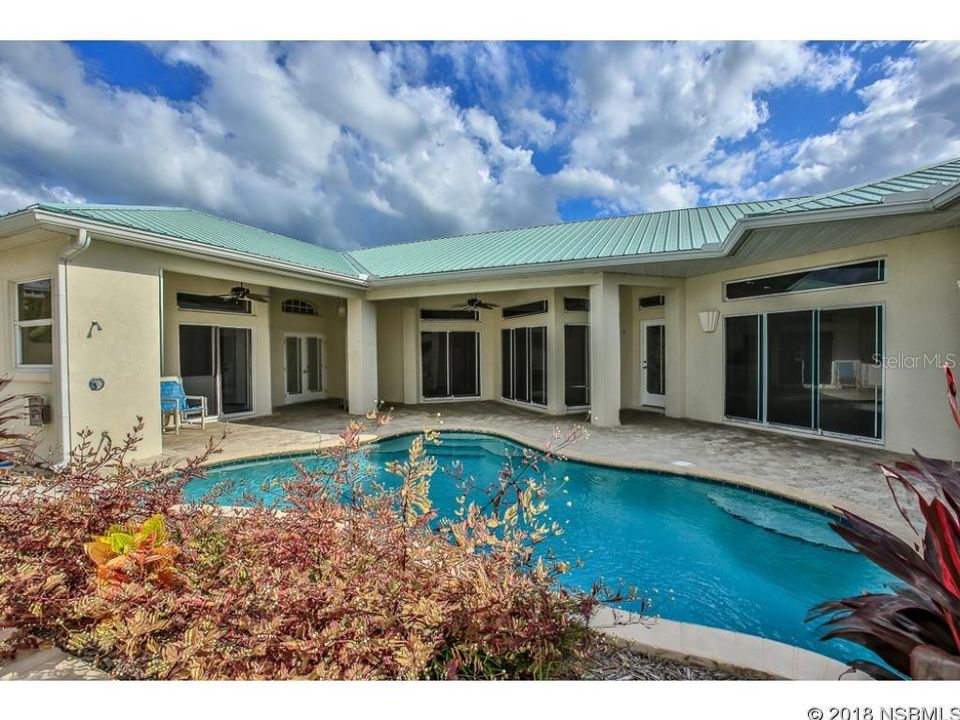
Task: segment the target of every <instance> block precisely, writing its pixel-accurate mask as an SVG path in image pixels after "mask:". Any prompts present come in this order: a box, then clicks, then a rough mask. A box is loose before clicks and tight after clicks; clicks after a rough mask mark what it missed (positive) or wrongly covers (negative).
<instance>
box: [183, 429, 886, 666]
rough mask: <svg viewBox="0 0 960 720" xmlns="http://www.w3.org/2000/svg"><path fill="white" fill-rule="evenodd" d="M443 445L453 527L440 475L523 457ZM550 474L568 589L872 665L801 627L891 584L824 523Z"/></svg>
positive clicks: (212, 478)
mask: <svg viewBox="0 0 960 720" xmlns="http://www.w3.org/2000/svg"><path fill="white" fill-rule="evenodd" d="M412 437H413V436H411V435H407V436H399V437H395V438H390V439H386V440H383V441H381V442H379V443H377V444H375V445H372V446H370V448H369V450H368V452H369V456H368V457H369V462H370V463H371V466H372V469H373V470H374V472H375V473H376V475H377V477H378V479H379V480H380V481H382V482H384V483H385V484H389V483H390V480H391V478H392V477H393V476H391V475H389V474H387V473H386V472H384V471H383V467H384V465H385V464H386V463H387V462H388V461H390V460H403V459H405V457H406V450H407V448H408V446H409V443H410V440H411V439H412ZM442 439H443V444H442V445H439V446H432V447H430V448H429V452H430V453H431V454H432V455H434V456H435V457H436V458H437V461H438V465H439V467H440V468H441V469H438V472H437V474H436V475H435V476H434V478H433V481H432V485H431V491H430V494H431V498H432V500H433V503H434V507H435V509H436V510H437V511H438V513H439V514H440V515H447V516H450V515H451V513H452V511H453V510H454V509H455V508H456V504H455V498H456V496H457V495H458V494H459V492H460V491H459V488H458V485H457V482H456V481H455V480H453V479H452V478H451V477H450V476H449V475H447V474H446V473H444V472H443V470H442V468H444V467H449V466H450V463H451V462H452V461H453V460H459V461H461V462H462V463H463V467H464V471H465V475H473V476H474V477H476V478H478V479H479V480H482V481H483V482H482V483H481V484H486V482H488V481H491V480H493V479H495V478H496V475H497V472H498V471H499V470H500V468H501V467H502V464H503V461H504V458H505V453H507V452H508V451H516V450H517V449H518V446H516V445H514V444H512V443H510V442H508V441H506V440H503V439H501V438H497V437H494V436H490V435H478V434H469V433H445V434H444V435H443V436H442ZM294 461H297V462H300V463H302V464H304V465H305V466H307V467H310V466H311V465H315V464H317V463H318V462H320V461H319V460H317V459H316V458H315V457H313V456H311V455H305V456H300V457H297V458H280V459H276V458H275V459H268V460H262V461H253V462H242V463H235V464H230V465H221V466H218V467H215V468H212V469H211V470H210V471H209V473H208V477H207V478H205V479H198V480H194V481H192V482H191V483H190V484H189V485H188V486H187V488H186V494H187V497H188V499H191V500H197V499H200V498H201V497H203V496H204V495H205V494H206V493H207V492H208V491H209V490H210V488H211V487H213V486H214V485H218V484H221V483H224V482H225V481H229V482H230V483H232V484H233V485H234V486H235V487H240V488H243V489H245V490H247V491H250V492H253V493H254V494H257V493H260V492H261V491H260V490H259V488H260V486H261V485H262V484H263V483H264V482H268V481H270V480H271V479H273V478H276V477H278V476H291V475H293V473H294V469H293V463H294ZM545 470H546V472H548V473H549V474H550V475H551V476H556V477H558V478H563V477H567V478H568V481H567V482H566V484H565V486H564V491H565V492H564V491H561V492H559V493H558V494H556V495H554V496H553V497H552V498H551V500H550V512H549V514H550V516H551V518H552V519H554V520H556V521H558V522H559V523H561V524H562V525H563V527H564V529H565V533H564V535H563V536H561V537H559V538H555V539H552V540H550V543H551V545H552V549H553V550H554V551H555V553H556V555H557V556H558V557H559V558H561V559H564V560H568V561H570V562H571V563H573V562H574V561H575V560H577V559H578V558H579V559H582V560H583V565H582V566H580V567H578V566H576V565H574V566H573V567H572V569H571V571H570V572H569V573H568V574H567V575H565V576H564V578H565V580H564V582H565V583H566V584H568V585H570V586H572V587H577V588H580V589H589V588H590V587H591V586H592V584H593V582H594V581H595V580H597V579H601V578H602V579H603V580H604V581H605V582H606V583H607V584H608V585H613V586H616V585H618V584H621V583H622V584H623V585H624V586H635V587H637V588H640V589H641V590H644V591H646V592H647V593H648V594H649V595H650V596H651V597H653V598H654V601H655V602H654V607H653V611H654V613H655V614H657V615H659V616H661V617H663V618H668V619H671V620H679V621H685V622H692V623H698V624H701V625H709V626H713V627H718V628H724V629H728V630H734V631H737V632H743V633H749V634H751V635H758V636H761V637H765V638H771V639H774V640H779V641H781V642H785V643H790V644H792V645H798V646H800V647H804V648H808V649H811V650H813V651H815V652H819V653H822V654H825V655H829V656H832V657H835V658H837V659H839V660H851V659H854V658H866V657H871V656H870V655H869V654H868V653H867V652H866V651H865V650H863V649H862V648H860V647H859V646H856V645H853V644H851V643H846V642H840V641H832V642H829V643H824V642H821V641H820V640H819V637H820V635H821V634H822V633H821V632H820V630H818V628H817V627H816V625H815V624H808V623H805V622H804V616H805V615H806V613H807V611H808V610H809V609H810V607H812V606H813V605H815V604H816V603H818V602H820V601H823V600H827V599H836V598H841V597H846V596H848V595H853V594H857V593H860V592H864V591H877V590H882V589H884V588H885V587H886V585H887V584H888V583H889V582H891V581H892V578H891V577H890V576H889V575H887V574H886V573H884V572H883V571H882V570H880V569H879V568H877V567H876V566H874V565H873V564H871V563H869V562H868V561H867V560H865V559H864V558H862V557H861V556H859V555H857V554H856V553H854V552H852V551H851V550H850V549H849V547H848V546H847V545H846V544H845V543H844V542H843V541H842V540H841V539H840V538H839V537H838V536H837V535H836V534H835V533H833V531H832V530H830V528H829V527H828V522H829V518H828V517H827V516H826V515H825V514H823V513H820V512H817V511H814V510H811V509H809V508H806V507H802V506H798V505H796V504H793V503H790V502H787V501H785V500H780V499H777V498H772V497H768V496H765V495H761V494H759V493H755V492H751V491H749V490H745V489H742V488H737V487H731V486H727V485H721V484H717V483H711V482H707V481H698V480H695V479H690V478H685V477H681V476H674V475H664V474H657V473H647V472H641V471H636V470H621V469H617V468H610V467H604V466H598V465H590V464H586V463H581V462H575V461H564V462H558V463H555V464H552V465H548V466H546V468H545ZM225 502H226V501H225ZM624 607H625V608H626V609H631V606H630V604H626V605H625V606H624Z"/></svg>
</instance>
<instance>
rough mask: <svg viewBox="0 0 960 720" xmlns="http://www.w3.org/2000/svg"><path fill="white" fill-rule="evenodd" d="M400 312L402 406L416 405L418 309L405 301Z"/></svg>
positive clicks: (418, 399)
mask: <svg viewBox="0 0 960 720" xmlns="http://www.w3.org/2000/svg"><path fill="white" fill-rule="evenodd" d="M401 312H402V318H401V322H402V324H403V325H402V338H403V349H402V359H403V403H404V405H416V404H417V403H418V402H420V397H419V392H420V386H419V384H418V383H417V378H418V377H419V375H418V370H417V368H418V367H419V365H418V362H417V354H418V353H419V352H420V333H419V331H418V324H419V317H418V313H419V309H418V308H417V305H416V303H413V302H410V301H407V302H406V303H405V304H404V306H403V310H402V311H401Z"/></svg>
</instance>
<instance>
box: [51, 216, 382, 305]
mask: <svg viewBox="0 0 960 720" xmlns="http://www.w3.org/2000/svg"><path fill="white" fill-rule="evenodd" d="M32 212H33V215H34V218H35V220H36V222H38V223H42V224H45V225H53V226H57V227H63V228H68V229H72V230H73V229H78V228H81V227H82V228H86V229H87V231H88V232H90V233H91V234H96V235H99V236H100V237H101V238H102V239H106V240H109V241H111V242H120V243H124V244H130V245H138V246H141V247H149V248H152V249H161V250H166V251H172V252H177V253H179V254H184V255H190V256H201V257H206V258H213V259H216V260H220V261H226V262H229V263H231V264H234V265H243V266H249V267H253V268H256V269H264V268H268V269H273V270H277V271H281V272H284V273H292V274H294V275H298V276H301V277H304V276H306V277H310V278H313V279H323V280H326V281H328V282H332V283H336V284H342V285H348V286H351V287H360V288H365V287H368V285H369V283H368V282H367V280H366V279H365V278H363V277H355V276H352V275H344V274H341V273H338V272H334V271H332V270H322V269H320V268H309V267H306V266H304V265H298V264H297V263H292V262H286V261H284V260H277V259H275V258H267V257H263V256H261V255H254V254H252V253H245V252H242V251H239V250H223V249H220V248H216V247H212V246H209V245H203V244H201V243H197V242H194V241H192V240H185V239H183V238H177V237H173V236H170V235H160V234H158V233H151V232H148V231H145V230H135V229H132V228H127V227H123V226H121V225H115V224H113V223H106V222H100V221H97V220H91V219H89V218H81V217H75V216H72V215H69V214H65V213H58V212H53V211H50V210H42V209H33V211H32Z"/></svg>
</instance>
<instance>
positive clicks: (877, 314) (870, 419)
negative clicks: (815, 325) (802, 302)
mask: <svg viewBox="0 0 960 720" xmlns="http://www.w3.org/2000/svg"><path fill="white" fill-rule="evenodd" d="M882 331H883V323H882V308H880V307H859V308H843V309H839V310H821V311H820V333H819V343H820V365H819V371H820V382H819V399H820V405H819V415H820V427H821V429H823V430H824V431H827V432H832V433H840V434H843V435H857V436H860V437H872V438H879V437H880V428H881V425H882V422H881V421H882V419H883V381H882V373H881V369H882V368H881V367H880V365H879V364H878V363H877V358H878V357H879V355H880V353H881V352H882V351H881V348H882V347H883V338H882V337H881V333H882Z"/></svg>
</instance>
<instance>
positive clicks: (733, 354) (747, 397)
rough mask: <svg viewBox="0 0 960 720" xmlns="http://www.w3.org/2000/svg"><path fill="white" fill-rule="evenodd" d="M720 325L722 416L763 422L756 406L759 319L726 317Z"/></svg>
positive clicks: (758, 382)
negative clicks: (723, 374) (723, 368)
mask: <svg viewBox="0 0 960 720" xmlns="http://www.w3.org/2000/svg"><path fill="white" fill-rule="evenodd" d="M724 323H725V326H726V332H725V337H724V344H725V347H724V355H725V362H726V378H725V384H726V392H725V394H724V414H726V416H727V417H732V418H740V419H743V420H756V421H759V420H761V419H762V418H763V414H762V408H761V406H760V374H761V373H760V343H761V326H762V323H761V318H760V316H759V315H744V316H741V317H728V318H726V319H725V320H724Z"/></svg>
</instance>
